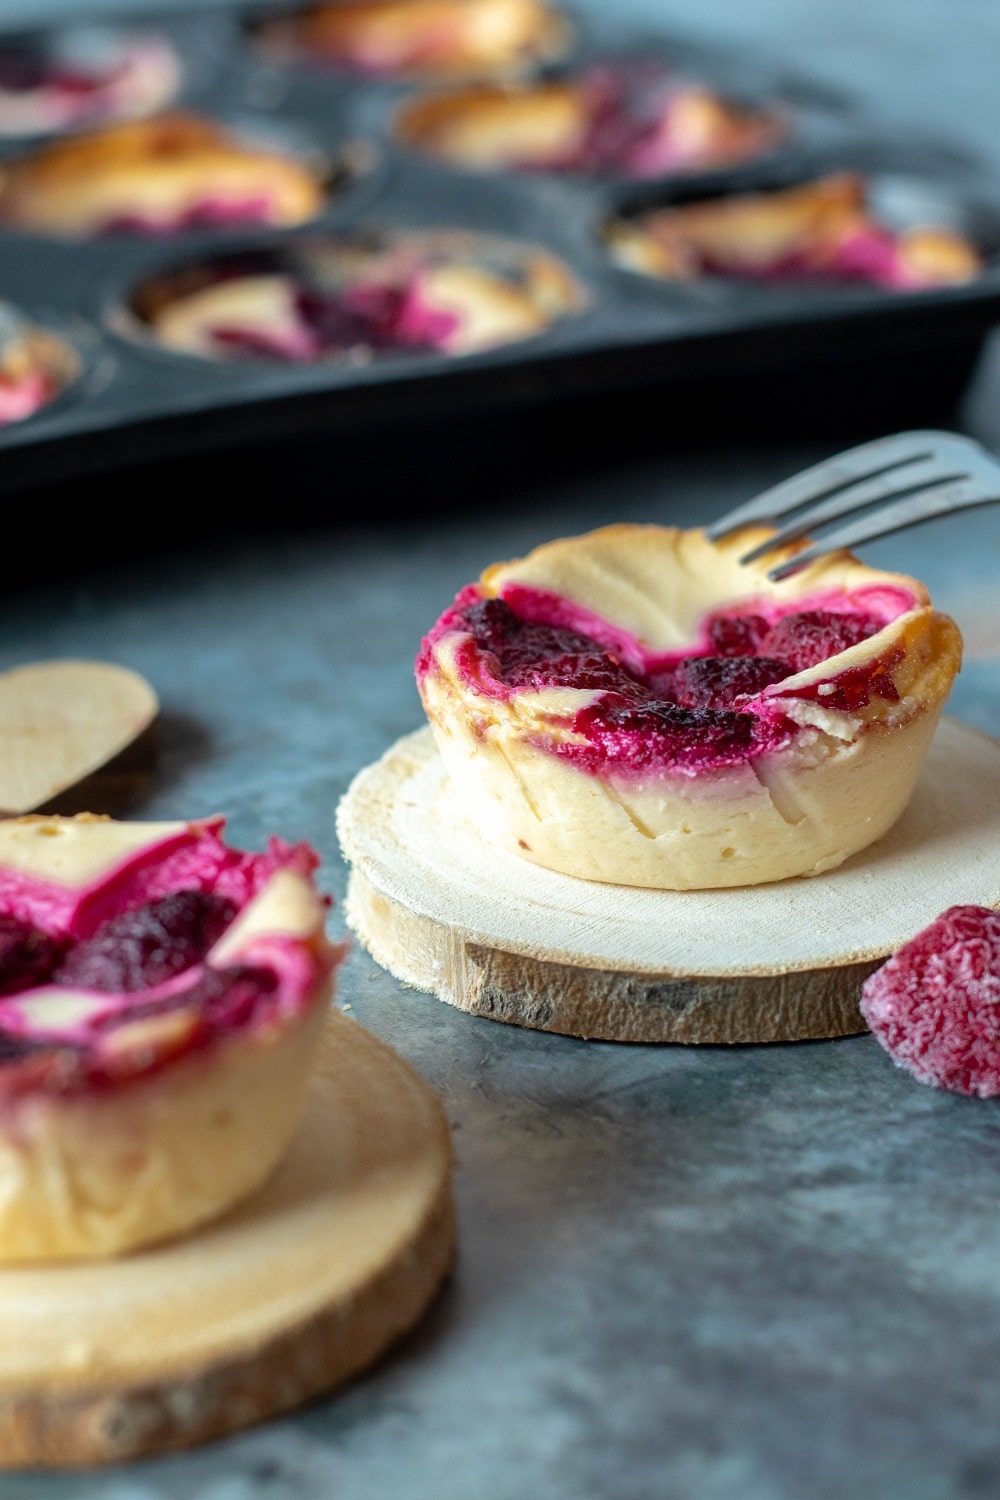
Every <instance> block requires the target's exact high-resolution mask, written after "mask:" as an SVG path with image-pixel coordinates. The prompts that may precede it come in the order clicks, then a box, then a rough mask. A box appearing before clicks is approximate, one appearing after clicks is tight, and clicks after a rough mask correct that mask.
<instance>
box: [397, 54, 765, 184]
mask: <svg viewBox="0 0 1000 1500" xmlns="http://www.w3.org/2000/svg"><path fill="white" fill-rule="evenodd" d="M395 131H396V134H397V136H398V137H399V138H400V139H401V140H402V141H403V142H405V144H406V145H408V146H411V147H413V148H415V149H417V150H420V151H425V152H427V153H429V154H430V155H432V156H436V157H438V158H440V159H442V160H444V161H448V162H452V163H454V164H456V165H459V166H466V167H472V168H474V169H477V170H480V171H485V170H491V169H493V170H495V169H499V168H503V169H506V170H508V171H520V172H592V173H613V174H615V175H617V176H621V177H628V178H643V177H655V176H657V175H660V174H666V173H674V172H688V171H693V170H696V169H702V170H704V169H708V168H715V167H722V166H731V165H732V164H733V163H735V162H738V161H745V160H747V159H749V158H751V157H754V156H758V155H760V154H761V152H763V151H766V150H768V149H769V148H770V147H771V146H772V145H774V144H775V143H776V142H777V141H779V140H780V139H781V138H782V136H783V135H784V133H785V127H784V124H783V122H782V121H781V120H780V119H779V117H778V116H777V114H775V113H774V112H772V111H764V110H751V109H745V108H742V107H741V106H739V105H737V104H735V103H733V102H731V101H729V100H727V99H724V98H722V97H720V96H719V95H718V94H716V93H713V92H712V90H711V89H708V88H706V87H704V86H702V85H700V84H697V83H688V82H685V81H682V80H678V79H674V78H671V77H670V75H669V74H667V73H666V72H665V71H664V70H663V69H662V68H660V67H656V68H654V69H649V68H646V67H642V66H640V65H632V66H631V67H629V66H627V65H623V66H612V65H606V66H601V67H595V68H590V69H588V70H587V71H586V72H584V73H581V74H579V75H577V76H574V77H566V78H561V79H551V80H547V81H543V82H540V83H532V84H522V85H508V86H506V87H505V86H503V85H499V84H493V85H488V84H484V85H480V86H479V87H477V88H466V89H461V90H452V91H450V92H448V93H442V94H433V95H429V96H427V97H424V98H419V99H415V100H413V101H412V102H411V103H409V104H406V105H404V106H403V108H402V109H401V110H400V112H399V114H398V115H397V118H396V124H395Z"/></svg>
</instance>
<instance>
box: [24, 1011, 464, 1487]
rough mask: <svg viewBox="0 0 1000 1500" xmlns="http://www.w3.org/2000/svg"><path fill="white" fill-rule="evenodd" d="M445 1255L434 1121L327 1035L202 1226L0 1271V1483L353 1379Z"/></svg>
mask: <svg viewBox="0 0 1000 1500" xmlns="http://www.w3.org/2000/svg"><path fill="white" fill-rule="evenodd" d="M454 1251H455V1221H454V1209H453V1203H452V1193H451V1148H450V1143H449V1135H448V1127H447V1124H446V1121H445V1118H444V1112H443V1110H442V1108H441V1105H440V1103H439V1102H438V1100H437V1099H436V1098H435V1096H434V1095H433V1094H432V1093H431V1092H430V1090H429V1089H428V1088H427V1087H426V1085H425V1084H424V1083H423V1082H422V1081H421V1080H420V1079H419V1078H418V1077H417V1075H416V1074H415V1073H414V1072H413V1071H412V1070H411V1069H410V1068H409V1067H408V1066H407V1065H406V1063H404V1062H403V1060H402V1059H401V1058H400V1057H398V1056H397V1055H396V1053H395V1052H393V1051H392V1050H391V1049H390V1048H389V1047H387V1046H385V1045H384V1044H383V1043H382V1042H380V1041H378V1040H377V1039H376V1038H375V1037H373V1036H372V1035H371V1034H370V1033H369V1032H367V1031H365V1030H364V1029H363V1027H361V1026H359V1025H358V1024H357V1023H356V1022H354V1021H352V1020H350V1019H349V1018H348V1017H345V1016H340V1015H334V1016H332V1017H331V1021H330V1027H329V1031H328V1033H327V1036H326V1038H325V1040H324V1045H323V1050H322V1055H321V1059H320V1062H319V1065H318V1068H317V1072H316V1075H315V1077H314V1079H313V1082H312V1084H311V1087H310V1093H309V1100H308V1104H307V1106H306V1113H305V1117H304V1119H303V1122H302V1125H301V1127H300V1129H299V1131H298V1133H297V1135H296V1137H295V1139H294V1141H293V1143H292V1145H291V1147H290V1148H289V1153H288V1156H287V1157H286V1158H285V1160H284V1161H283V1162H282V1164H281V1165H280V1166H279V1167H278V1170H277V1172H276V1173H275V1175H274V1176H273V1177H272V1178H271V1180H270V1181H269V1182H268V1183H267V1185H266V1186H265V1187H264V1188H263V1189H261V1191H260V1192H259V1193H257V1194H255V1195H254V1197H253V1198H251V1199H250V1200H248V1201H247V1202H246V1203H245V1204H243V1205H241V1206H240V1207H238V1208H236V1209H234V1210H233V1211H232V1212H231V1213H229V1214H227V1215H226V1216H225V1217H224V1218H223V1219H220V1220H219V1221H218V1222H217V1223H216V1224H213V1225H210V1226H209V1227H208V1228H206V1229H203V1230H200V1231H199V1232H197V1233H196V1234H193V1235H191V1236H190V1237H188V1238H186V1239H182V1240H178V1241H175V1242H173V1243H171V1244H168V1245H164V1246H162V1247H158V1248H155V1249H152V1250H146V1251H142V1252H139V1253H137V1254H134V1255H130V1256H125V1257H123V1258H121V1259H119V1260H110V1261H102V1262H99V1263H94V1264H82V1263H81V1264H77V1265H72V1266H49V1267H38V1268H17V1269H10V1270H4V1271H0V1328H2V1329H3V1338H2V1339H0V1463H2V1464H3V1465H4V1466H5V1467H8V1468H13V1467H18V1466H22V1465H44V1466H47V1467H54V1466H63V1465H70V1464H93V1463H110V1462H116V1461H120V1460H125V1459H133V1458H139V1457H142V1456H145V1455H148V1454H152V1453H158V1452H162V1451H163V1450H165V1449H170V1448H181V1447H186V1446H188V1445H189V1444H191V1443H197V1442H201V1441H202V1440H203V1439H206V1438H213V1437H220V1436H222V1435H224V1434H226V1433H229V1432H233V1431H235V1430H236V1429H237V1428H240V1427H246V1426H247V1425H248V1424H250V1423H253V1422H259V1421H261V1420H262V1419H263V1418H265V1417H270V1416H274V1415H275V1414H276V1413H278V1412H282V1411H287V1410H288V1409H289V1408H290V1407H293V1406H296V1405H298V1404H299V1403H300V1402H302V1401H306V1400H308V1399H309V1398H310V1397H312V1396H315V1395H317V1394H319V1393H320V1392H322V1391H326V1390H329V1389H330V1388H331V1387H332V1386H335V1385H338V1384H339V1383H340V1382H341V1381H344V1380H346V1379H348V1377H349V1376H352V1375H354V1374H356V1373H357V1372H358V1371H359V1370H361V1369H363V1368H364V1366H366V1365H368V1364H370V1363H371V1362H372V1360H374V1359H375V1358H376V1357H377V1356H378V1355H379V1354H380V1353H381V1352H382V1351H383V1350H384V1349H385V1348H386V1347H387V1346H388V1345H389V1344H391V1343H392V1342H393V1340H394V1339H396V1338H398V1337H399V1335H401V1334H402V1333H404V1332H405V1331H406V1330H407V1329H408V1328H410V1327H411V1326H412V1325H413V1324H414V1323H415V1322H416V1320H417V1319H418V1318H419V1317H420V1315H421V1314H422V1313H423V1312H424V1310H425V1308H426V1307H427V1306H428V1304H429V1303H430V1301H431V1299H432V1297H433V1296H434V1294H435V1292H436V1291H437V1290H438V1288H439V1286H440V1284H441V1282H442V1280H443V1278H444V1277H445V1275H446V1274H447V1272H448V1271H449V1269H450V1267H451V1265H452V1262H453V1259H454Z"/></svg>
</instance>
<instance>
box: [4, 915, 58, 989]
mask: <svg viewBox="0 0 1000 1500" xmlns="http://www.w3.org/2000/svg"><path fill="white" fill-rule="evenodd" d="M63 946H64V945H63V944H62V943H61V942H60V941H59V940H58V939H57V938H54V937H50V936H49V934H48V933H47V932H40V931H39V929H38V928H37V927H32V926H31V924H30V922H22V921H21V920H20V919H19V918H18V917H14V916H11V915H10V913H9V912H0V995H16V994H17V993H18V991H19V990H30V989H34V988H35V986H36V985H39V984H47V983H48V981H49V979H50V978H51V976H52V974H53V972H54V970H55V968H56V965H57V964H58V963H59V960H60V959H61V958H62V955H63Z"/></svg>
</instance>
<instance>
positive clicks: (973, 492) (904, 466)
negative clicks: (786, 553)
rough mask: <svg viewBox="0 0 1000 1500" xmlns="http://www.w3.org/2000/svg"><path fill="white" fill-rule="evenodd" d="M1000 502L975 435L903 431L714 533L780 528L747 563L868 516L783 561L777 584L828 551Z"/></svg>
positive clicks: (774, 571)
mask: <svg viewBox="0 0 1000 1500" xmlns="http://www.w3.org/2000/svg"><path fill="white" fill-rule="evenodd" d="M997 502H1000V461H998V460H997V459H996V458H994V457H993V455H992V454H991V453H987V451H986V449H985V448H983V447H981V446H980V444H979V443H977V442H974V441H973V439H972V438H967V437H959V436H958V434H957V433H954V432H933V431H929V432H898V433H896V435H895V436H894V437H885V438H878V439H877V440H876V441H875V442H873V443H862V445H861V446H860V447H859V448H849V449H848V451H847V452H846V453H838V454H837V455H836V457H834V458H828V459H826V461H825V462H824V463H821V464H815V465H814V466H813V468H811V469H804V470H803V472H802V473H801V474H796V475H795V477H794V478H793V479H786V480H785V481H784V482H783V483H782V484H776V485H775V486H774V487H773V488H772V489H769V490H765V491H764V493H763V494H762V495H758V496H757V497H756V499H754V500H749V501H748V502H747V503H746V505H739V506H737V507H736V509H735V510H731V511H730V512H729V513H728V515H725V516H722V517H720V519H719V520H718V521H715V522H714V523H713V524H712V525H711V526H709V527H708V528H707V531H708V535H709V536H710V537H711V538H712V539H713V540H714V541H718V540H719V539H720V538H721V537H724V536H728V535H729V534H730V533H731V532H733V531H738V530H739V528H740V527H741V526H747V525H749V524H751V523H753V522H771V523H773V524H774V525H777V526H780V530H778V531H777V532H776V533H775V534H774V536H771V537H768V539H767V541H766V542H762V543H761V544H760V546H759V547H754V548H753V549H752V550H751V551H749V552H747V553H745V554H744V556H743V557H742V558H741V559H740V561H741V562H744V563H748V562H752V561H754V559H756V558H758V557H764V556H766V555H767V553H769V552H775V551H777V550H778V549H779V548H781V547H784V546H786V545H787V544H788V543H789V542H797V541H799V540H801V538H802V537H805V536H808V535H809V534H810V533H811V532H813V531H814V530H815V529H816V528H817V527H820V526H826V525H829V524H830V523H831V522H833V521H842V520H844V518H845V517H851V516H854V515H855V514H856V513H857V512H862V511H863V512H865V514H863V515H861V516H860V517H859V519H857V520H849V521H848V522H847V524H846V525H842V526H837V527H836V528H835V529H834V530H833V531H831V532H829V533H828V534H827V535H825V536H823V537H821V538H820V539H819V540H817V541H814V542H812V543H811V544H810V545H809V546H807V547H804V548H802V549H801V550H800V551H798V552H796V553H795V555H794V557H790V558H787V559H785V560H784V561H783V562H780V563H777V564H776V565H775V566H774V567H773V568H771V569H770V571H769V572H768V575H767V576H768V577H769V578H771V579H773V580H774V581H775V582H777V580H778V579H779V578H787V577H788V575H789V574H790V573H797V572H798V571H799V569H800V568H804V567H805V566H806V565H807V563H811V562H813V561H814V560H815V559H816V558H817V557H822V556H823V554H824V553H827V552H835V551H837V550H839V549H840V548H841V547H847V548H850V547H857V546H859V545H860V544H861V543H862V542H870V541H873V540H874V538H875V537H879V536H887V535H888V534H889V533H890V532H893V531H902V530H903V529H904V528H905V527H907V526H916V525H917V524H918V523H919V522H920V521H930V520H931V519H932V518H933V517H934V516H943V515H950V514H952V513H953V512H955V511H960V510H969V509H970V508H971V507H972V506H974V505H993V504H995V503H997ZM876 507H877V508H876ZM783 521H784V522H786V524H785V525H783V526H782V525H781V522H783Z"/></svg>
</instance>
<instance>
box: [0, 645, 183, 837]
mask: <svg viewBox="0 0 1000 1500" xmlns="http://www.w3.org/2000/svg"><path fill="white" fill-rule="evenodd" d="M158 714H159V703H158V702H157V698H156V694H155V693H154V691H153V689H152V688H151V687H150V685H149V683H148V682H147V681H146V679H145V678H144V677H140V676H139V674H138V672H132V671H130V670H129V668H128V667H120V666H116V665H115V664H114V663H113V662H103V661H39V662H32V663H30V664H29V665H28V666H24V667H12V668H11V669H10V671H7V672H0V724H2V725H3V734H2V735H0V817H5V818H9V817H16V816H19V815H21V814H23V813H29V812H34V811H36V810H37V809H39V808H45V809H46V810H48V811H56V810H57V809H58V810H59V811H61V812H77V811H84V810H87V811H90V812H98V811H104V810H105V807H106V806H107V807H111V806H114V805H115V803H116V801H117V800H118V799H119V798H120V796H123V795H125V794H126V793H127V792H128V791H130V790H131V789H132V787H133V785H134V784H135V782H136V781H137V780H138V779H139V778H141V776H142V775H143V773H144V772H146V771H147V770H148V769H149V767H150V765H151V764H152V760H153V754H154V751H155V725H156V719H157V715H158Z"/></svg>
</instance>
